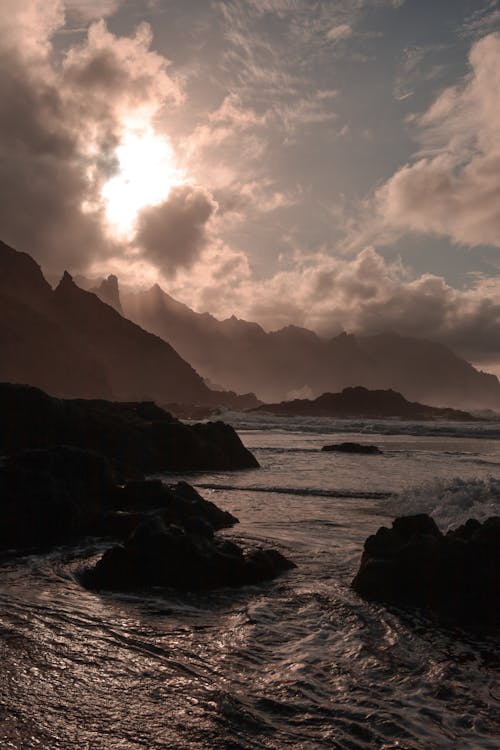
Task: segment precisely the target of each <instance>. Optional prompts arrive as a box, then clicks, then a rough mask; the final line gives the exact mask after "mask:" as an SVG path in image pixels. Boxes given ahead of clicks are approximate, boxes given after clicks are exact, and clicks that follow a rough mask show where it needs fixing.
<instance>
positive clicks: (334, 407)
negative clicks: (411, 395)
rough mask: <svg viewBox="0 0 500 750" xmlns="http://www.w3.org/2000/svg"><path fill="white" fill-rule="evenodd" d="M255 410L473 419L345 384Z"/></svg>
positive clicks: (282, 413)
mask: <svg viewBox="0 0 500 750" xmlns="http://www.w3.org/2000/svg"><path fill="white" fill-rule="evenodd" d="M253 411H262V412H270V413H271V414H276V415H278V416H285V417H286V416H290V417H337V418H339V419H394V418H398V419H408V420H411V421H421V420H422V421H425V420H431V419H445V420H460V421H471V420H474V419H475V418H474V417H473V416H472V415H471V414H468V413H467V412H465V411H457V410H455V409H440V408H437V407H435V406H427V405H425V404H418V403H413V402H411V401H407V400H406V399H405V398H404V396H402V395H401V394H400V393H396V391H391V390H388V391H369V390H368V389H367V388H363V387H362V386H357V387H356V388H344V390H343V391H342V393H323V395H322V396H319V397H318V398H316V399H314V400H313V401H311V400H308V399H295V400H294V401H282V402H281V403H279V404H264V405H263V406H259V407H257V409H254V410H253Z"/></svg>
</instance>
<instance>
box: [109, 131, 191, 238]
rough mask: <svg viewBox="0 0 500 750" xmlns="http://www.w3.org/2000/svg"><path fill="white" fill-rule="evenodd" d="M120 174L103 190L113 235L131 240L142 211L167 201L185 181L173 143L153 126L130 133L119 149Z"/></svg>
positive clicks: (126, 133) (124, 138)
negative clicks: (172, 192) (177, 161)
mask: <svg viewBox="0 0 500 750" xmlns="http://www.w3.org/2000/svg"><path fill="white" fill-rule="evenodd" d="M116 158H117V160H118V172H117V174H115V175H114V176H113V177H111V179H109V180H108V181H107V182H106V183H105V184H104V185H103V187H102V190H101V195H102V198H103V199H104V202H105V211H106V220H107V223H108V226H109V228H110V230H111V232H112V233H113V234H115V235H116V236H117V237H118V238H120V239H131V238H132V237H133V235H134V230H135V225H136V222H137V216H138V213H139V211H140V210H141V209H142V208H145V207H146V206H155V205H157V204H158V203H161V202H162V201H164V200H166V198H168V194H169V192H170V190H171V189H172V188H173V187H174V186H175V185H180V184H182V183H183V182H185V179H184V175H183V173H182V171H181V170H180V169H178V168H177V167H176V164H175V155H174V152H173V149H172V146H171V145H170V142H169V141H168V140H167V138H165V137H164V136H162V135H159V134H158V133H155V132H154V130H153V129H152V128H151V127H148V128H147V129H144V130H134V129H129V130H126V131H125V133H124V135H123V137H122V140H121V142H120V145H119V146H118V147H117V149H116Z"/></svg>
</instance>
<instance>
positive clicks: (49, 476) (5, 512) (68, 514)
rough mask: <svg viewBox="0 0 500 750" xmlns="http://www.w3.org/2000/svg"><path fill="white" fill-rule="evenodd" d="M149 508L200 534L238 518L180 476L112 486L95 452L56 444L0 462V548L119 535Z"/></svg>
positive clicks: (109, 473) (128, 531)
mask: <svg viewBox="0 0 500 750" xmlns="http://www.w3.org/2000/svg"><path fill="white" fill-rule="evenodd" d="M152 514H157V515H159V516H160V517H161V518H162V519H163V521H164V522H165V523H167V524H179V525H182V526H183V527H184V528H185V529H186V530H189V531H193V532H196V533H197V534H199V535H201V536H206V537H207V538H211V537H213V534H214V530H216V529H222V528H227V527H229V526H232V525H234V524H235V523H237V522H238V519H237V518H235V517H234V516H233V515H232V514H231V513H228V512H227V511H224V510H221V509H220V508H218V507H217V506H216V505H214V503H212V502H210V501H208V500H205V499H204V498H203V497H201V495H200V494H199V493H198V492H197V491H196V490H195V489H194V488H193V487H191V486H190V485H188V484H187V483H186V482H177V483H176V484H173V485H169V486H167V485H164V484H163V483H162V482H161V481H159V480H134V481H131V482H128V483H126V484H124V485H119V484H116V482H115V477H114V474H113V471H112V469H111V467H110V465H109V463H108V462H107V460H106V459H105V458H104V456H102V455H100V454H99V453H95V452H94V451H89V450H82V449H81V448H75V447H72V446H56V447H52V448H38V449H33V450H28V451H22V452H20V453H17V454H15V455H13V456H8V457H5V458H3V459H1V460H0V550H4V551H5V550H11V549H15V550H27V549H31V548H47V547H50V546H51V545H54V544H67V543H71V542H73V541H76V540H77V539H80V538H82V537H84V536H87V535H92V536H98V537H99V536H102V537H108V536H111V537H114V538H117V539H126V538H127V537H128V536H129V535H130V534H131V533H132V532H133V531H134V529H135V528H136V527H137V526H138V525H140V524H141V523H142V522H143V521H144V520H145V519H146V518H148V517H150V516H151V515H152Z"/></svg>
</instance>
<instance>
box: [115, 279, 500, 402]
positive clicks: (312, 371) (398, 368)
mask: <svg viewBox="0 0 500 750" xmlns="http://www.w3.org/2000/svg"><path fill="white" fill-rule="evenodd" d="M108 293H109V292H108ZM114 295H115V297H116V296H118V287H117V284H116V283H115V287H114ZM121 304H122V306H123V310H124V314H125V315H127V316H128V317H129V318H131V319H132V320H134V321H136V322H137V323H139V324H140V325H141V326H143V327H144V328H146V329H147V330H149V331H153V332H154V333H156V334H157V335H159V336H161V337H162V338H164V339H165V340H166V341H169V342H170V343H171V344H172V346H173V347H174V348H175V349H176V350H177V351H178V352H179V353H180V354H181V356H183V357H184V358H185V359H187V360H188V361H189V362H191V364H192V365H193V366H194V367H195V368H196V369H197V371H198V372H200V373H201V374H202V375H203V376H204V377H205V378H207V379H208V381H210V382H212V383H217V384H219V385H218V387H224V388H228V389H231V390H234V391H236V392H246V391H252V392H254V393H255V394H256V395H257V397H258V398H259V399H261V400H262V401H265V402H269V401H281V400H285V399H287V400H288V399H293V398H315V397H317V396H319V395H321V394H322V393H324V392H332V391H341V390H343V389H344V388H346V387H348V386H353V385H360V386H364V387H366V388H370V389H387V388H392V389H394V390H396V391H399V392H400V393H402V394H404V396H405V397H406V398H408V399H410V400H412V401H420V402H424V403H428V404H432V405H434V406H454V407H457V408H464V409H484V408H489V409H499V408H500V384H499V382H498V378H497V377H496V376H495V375H490V374H487V373H484V372H481V371H479V370H477V369H476V368H474V367H473V366H472V365H471V364H469V363H468V362H466V361H465V360H464V359H461V358H460V357H458V356H457V355H456V354H454V352H452V351H451V350H450V349H449V348H447V347H446V346H443V345H442V344H439V343H435V342H432V341H428V340H425V339H418V338H410V337H404V336H400V335H398V334H397V333H393V332H381V333H379V334H378V335H372V336H358V335H352V334H346V333H342V334H340V335H338V336H335V337H332V338H322V337H320V336H318V335H317V334H316V333H314V332H313V331H310V330H307V329H305V328H299V327H297V326H292V325H290V326H287V327H285V328H282V329H280V330H278V331H272V332H270V333H269V332H266V331H265V330H264V329H263V328H262V327H261V326H259V325H258V324H257V323H251V322H248V321H245V320H240V319H238V318H236V317H234V316H233V317H231V318H228V319H226V320H218V319H217V318H215V317H214V316H213V315H210V314H209V313H196V312H194V311H193V310H191V309H190V308H189V307H187V306H186V305H184V304H182V303H180V302H178V301H176V300H175V299H173V298H172V297H171V296H170V295H168V294H167V293H166V292H164V291H163V290H162V289H161V288H160V287H159V286H158V285H155V286H153V287H152V288H151V289H149V290H147V291H142V292H137V293H133V294H130V293H129V294H123V295H122V299H121Z"/></svg>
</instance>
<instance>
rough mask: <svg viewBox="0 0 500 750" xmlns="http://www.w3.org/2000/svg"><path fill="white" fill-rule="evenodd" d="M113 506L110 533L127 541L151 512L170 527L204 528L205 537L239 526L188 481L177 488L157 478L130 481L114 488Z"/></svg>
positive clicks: (110, 517)
mask: <svg viewBox="0 0 500 750" xmlns="http://www.w3.org/2000/svg"><path fill="white" fill-rule="evenodd" d="M110 503H111V506H112V511H111V512H110V513H109V514H108V517H107V519H106V529H107V533H108V534H109V535H110V536H116V537H118V538H120V539H124V538H126V536H128V534H129V533H130V532H131V531H133V529H134V528H135V527H136V526H137V525H138V520H139V521H140V520H142V519H144V517H145V515H147V514H151V513H155V514H156V515H158V516H160V517H161V518H162V519H163V521H164V522H165V523H166V524H176V525H180V526H183V527H184V528H186V529H197V530H198V531H199V530H200V529H204V535H205V536H213V532H214V530H218V529H226V528H229V527H230V526H233V525H234V524H236V523H238V519H237V518H236V517H235V516H233V515H232V514H231V513H229V512H227V511H224V510H221V509H220V508H218V507H217V505H215V504H214V503H212V502H210V500H205V499H204V498H203V497H202V496H201V495H200V494H199V493H198V492H197V491H196V490H195V489H194V487H191V485H189V484H187V482H177V484H174V485H166V484H164V483H163V482H161V481H160V480H154V479H149V480H141V481H132V482H128V483H127V484H125V485H123V486H116V487H114V488H113V490H112V493H111V498H110ZM200 533H201V532H200Z"/></svg>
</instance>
